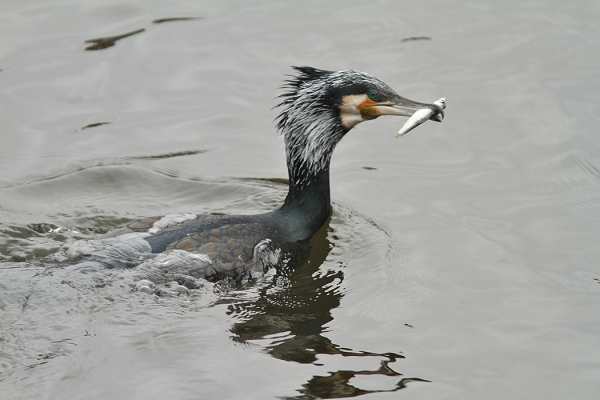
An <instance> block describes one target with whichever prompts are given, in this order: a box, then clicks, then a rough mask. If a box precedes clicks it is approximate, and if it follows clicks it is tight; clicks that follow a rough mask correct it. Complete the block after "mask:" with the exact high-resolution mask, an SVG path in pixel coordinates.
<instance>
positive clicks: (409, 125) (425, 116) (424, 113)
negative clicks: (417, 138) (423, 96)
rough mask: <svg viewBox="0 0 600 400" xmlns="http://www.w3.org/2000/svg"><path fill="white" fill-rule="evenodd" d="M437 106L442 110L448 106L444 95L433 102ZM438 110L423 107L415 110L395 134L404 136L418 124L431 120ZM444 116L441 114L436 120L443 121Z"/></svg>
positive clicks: (396, 136)
mask: <svg viewBox="0 0 600 400" xmlns="http://www.w3.org/2000/svg"><path fill="white" fill-rule="evenodd" d="M433 104H435V105H436V106H439V107H440V108H441V109H442V110H443V109H445V108H446V99H445V98H444V97H442V98H441V99H439V100H436V101H434V102H433ZM436 112H437V111H435V110H432V109H431V108H421V109H420V110H417V111H415V113H414V114H413V115H411V117H410V118H409V119H408V120H406V122H405V123H404V125H402V128H400V130H399V131H398V133H396V134H395V135H394V137H395V138H398V137H400V136H403V135H405V134H407V133H408V132H410V131H412V130H413V129H415V128H416V127H417V126H419V125H421V124H422V123H423V122H425V121H427V120H429V119H430V118H431V117H432V116H433V115H434V114H435V113H436ZM441 118H442V116H441V115H439V118H436V121H441V120H442V119H441Z"/></svg>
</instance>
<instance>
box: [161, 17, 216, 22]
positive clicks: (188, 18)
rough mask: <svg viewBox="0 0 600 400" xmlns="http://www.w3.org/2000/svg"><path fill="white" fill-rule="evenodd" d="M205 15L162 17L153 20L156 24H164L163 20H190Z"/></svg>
mask: <svg viewBox="0 0 600 400" xmlns="http://www.w3.org/2000/svg"><path fill="white" fill-rule="evenodd" d="M203 18H204V17H175V18H160V19H155V20H154V21H152V23H154V24H162V23H163V22H171V21H189V20H192V19H203Z"/></svg>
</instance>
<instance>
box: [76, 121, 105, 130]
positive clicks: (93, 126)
mask: <svg viewBox="0 0 600 400" xmlns="http://www.w3.org/2000/svg"><path fill="white" fill-rule="evenodd" d="M107 124H110V122H96V123H93V124H89V125H86V126H84V127H83V128H81V129H80V131H82V130H84V129H88V128H95V127H97V126H101V125H107Z"/></svg>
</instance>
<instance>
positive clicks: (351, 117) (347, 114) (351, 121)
mask: <svg viewBox="0 0 600 400" xmlns="http://www.w3.org/2000/svg"><path fill="white" fill-rule="evenodd" d="M366 99H367V95H365V94H355V95H351V96H345V97H344V99H343V102H342V105H341V106H340V117H341V119H342V125H344V128H346V129H352V128H354V127H355V126H356V125H358V124H359V123H361V122H363V121H364V119H363V117H362V116H361V115H360V111H359V110H358V106H359V105H360V104H361V103H362V102H364V101H365V100H366Z"/></svg>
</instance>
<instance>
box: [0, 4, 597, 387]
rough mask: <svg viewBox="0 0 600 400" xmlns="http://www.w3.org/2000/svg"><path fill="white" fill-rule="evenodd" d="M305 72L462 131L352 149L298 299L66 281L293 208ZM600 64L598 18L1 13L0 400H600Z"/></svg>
mask: <svg viewBox="0 0 600 400" xmlns="http://www.w3.org/2000/svg"><path fill="white" fill-rule="evenodd" d="M291 65H310V66H314V67H318V68H322V69H331V70H340V69H357V70H362V71H366V72H369V73H371V74H373V75H375V76H376V77H378V78H380V79H382V80H383V81H385V82H386V83H387V84H389V85H390V86H391V87H393V88H395V89H396V90H397V91H398V93H400V94H401V95H403V96H405V97H408V98H410V99H414V100H416V101H421V102H432V101H434V100H436V99H438V98H440V97H445V98H446V99H447V109H446V118H445V120H444V121H443V122H442V123H441V124H439V123H433V122H428V123H425V124H423V125H421V126H420V127H418V128H417V129H415V130H414V131H411V132H410V133H409V134H407V135H406V136H404V137H402V138H400V139H391V137H392V136H393V135H394V134H395V133H396V132H397V131H398V129H399V128H400V127H401V126H402V124H403V123H404V121H405V120H406V119H405V118H396V117H394V118H392V117H388V118H381V119H378V120H376V121H372V122H368V123H364V124H361V125H359V126H358V127H357V128H355V129H354V130H353V131H351V132H350V133H349V134H348V135H347V137H346V138H344V140H343V141H342V142H341V143H340V145H339V146H338V148H337V149H336V152H335V154H334V157H333V161H332V168H331V181H332V188H331V192H332V199H333V201H334V211H333V215H332V218H331V221H330V222H329V223H328V225H327V226H325V227H324V228H323V229H322V230H321V231H320V232H319V233H318V234H317V235H316V237H315V238H314V239H313V252H312V254H311V258H310V260H309V261H308V262H307V263H306V264H305V265H303V266H302V267H301V268H299V269H298V270H296V271H295V272H294V273H292V274H290V275H289V276H273V275H269V276H264V277H261V278H258V279H255V280H252V281H249V282H245V283H242V284H240V285H224V284H212V283H209V282H200V281H199V282H196V286H194V287H193V288H192V289H189V288H185V287H181V285H177V284H175V283H173V282H165V283H164V284H161V285H158V287H157V288H149V287H148V286H144V285H141V284H140V282H147V279H146V278H148V276H147V275H148V274H150V272H148V271H149V270H144V269H143V268H141V267H140V268H137V267H131V268H125V267H123V266H122V265H116V264H111V263H110V262H109V263H107V264H108V265H102V264H101V263H98V262H96V263H94V262H76V261H74V260H70V259H68V257H65V255H64V254H66V253H65V251H67V249H69V248H71V247H73V246H76V245H77V244H80V245H81V244H82V243H83V244H86V243H97V242H89V241H90V240H94V238H96V237H97V236H98V235H99V234H102V233H104V232H106V231H107V230H108V229H110V228H111V227H113V226H115V225H118V224H120V223H123V222H125V221H128V220H130V219H134V218H137V217H142V216H155V215H165V214H168V213H182V214H183V213H210V212H224V213H232V214H233V213H259V212H264V211H268V210H271V209H273V208H275V207H277V206H278V205H279V204H280V203H281V202H282V200H283V199H284V197H285V194H286V185H285V181H284V180H285V179H286V178H287V172H286V169H285V155H284V152H283V147H282V141H281V139H278V137H277V134H276V132H275V128H274V123H273V119H274V118H275V117H276V115H277V110H276V109H275V110H274V109H272V107H273V106H274V105H276V104H277V100H276V99H275V98H276V96H278V95H279V94H280V90H279V89H278V87H279V86H280V85H281V83H282V80H283V79H285V74H290V73H291V72H292V71H291V69H290V66H291ZM598 65H600V3H599V2H597V1H574V2H564V1H553V0H549V1H529V0H525V1H523V0H519V1H503V2H497V1H482V2H471V1H435V0H432V1H428V0H425V1H420V2H408V1H391V0H390V1H375V2H364V1H330V2H322V1H303V2H279V1H256V2H247V1H227V2H209V1H168V2H167V1H140V0H132V1H128V2H119V1H110V0H107V1H94V2H83V1H75V0H58V1H52V2H48V1H40V0H31V1H25V2H23V1H6V2H3V3H2V4H1V5H0V101H1V105H0V398H2V399H38V398H39V399H162V398H173V399H272V398H286V399H317V398H348V397H355V396H363V397H364V398H368V399H396V398H405V399H595V398H597V397H598V394H599V393H600V107H599V103H600V101H599V100H600V94H599V93H600V91H599V88H600V68H599V67H598ZM86 241H88V242H86ZM111 254H112V253H111ZM116 257H117V258H118V256H116ZM159 289H160V290H159Z"/></svg>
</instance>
